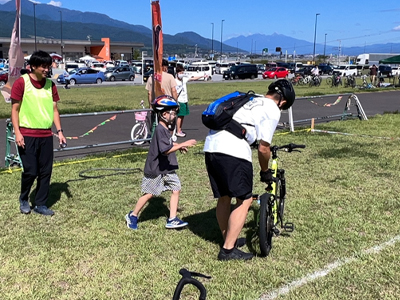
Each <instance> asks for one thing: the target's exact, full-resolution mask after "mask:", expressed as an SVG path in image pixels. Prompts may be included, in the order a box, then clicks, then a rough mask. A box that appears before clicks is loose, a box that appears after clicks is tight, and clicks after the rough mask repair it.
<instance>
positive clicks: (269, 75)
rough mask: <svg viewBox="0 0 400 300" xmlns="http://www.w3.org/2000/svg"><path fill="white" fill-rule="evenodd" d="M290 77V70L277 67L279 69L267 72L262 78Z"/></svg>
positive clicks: (270, 69)
mask: <svg viewBox="0 0 400 300" xmlns="http://www.w3.org/2000/svg"><path fill="white" fill-rule="evenodd" d="M288 75H289V71H288V69H286V68H284V67H277V68H269V69H268V70H267V71H265V72H264V73H263V74H262V77H263V78H264V79H267V78H274V79H277V78H286V77H288Z"/></svg>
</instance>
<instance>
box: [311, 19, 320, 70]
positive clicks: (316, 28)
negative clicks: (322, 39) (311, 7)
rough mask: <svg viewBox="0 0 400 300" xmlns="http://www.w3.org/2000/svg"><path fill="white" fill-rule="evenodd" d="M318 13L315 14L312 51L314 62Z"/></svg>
mask: <svg viewBox="0 0 400 300" xmlns="http://www.w3.org/2000/svg"><path fill="white" fill-rule="evenodd" d="M319 15H320V14H315V30H314V52H313V62H314V63H315V41H316V38H317V17H318V16H319Z"/></svg>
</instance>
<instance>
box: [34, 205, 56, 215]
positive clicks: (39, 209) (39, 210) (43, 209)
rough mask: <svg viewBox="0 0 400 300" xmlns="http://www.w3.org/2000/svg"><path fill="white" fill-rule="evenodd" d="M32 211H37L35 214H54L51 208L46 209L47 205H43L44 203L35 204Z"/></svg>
mask: <svg viewBox="0 0 400 300" xmlns="http://www.w3.org/2000/svg"><path fill="white" fill-rule="evenodd" d="M33 211H34V212H35V213H37V214H41V215H44V216H52V215H54V211H52V210H51V209H48V208H47V206H45V205H41V206H35V208H34V209H33Z"/></svg>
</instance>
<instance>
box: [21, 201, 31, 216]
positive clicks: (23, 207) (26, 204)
mask: <svg viewBox="0 0 400 300" xmlns="http://www.w3.org/2000/svg"><path fill="white" fill-rule="evenodd" d="M19 210H20V211H21V213H23V214H29V213H30V212H31V206H30V205H29V202H28V201H26V200H19Z"/></svg>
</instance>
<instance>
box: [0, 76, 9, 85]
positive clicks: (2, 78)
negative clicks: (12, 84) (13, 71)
mask: <svg viewBox="0 0 400 300" xmlns="http://www.w3.org/2000/svg"><path fill="white" fill-rule="evenodd" d="M7 81H8V72H0V88H1V87H3V86H4V85H5V84H6V83H7Z"/></svg>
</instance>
